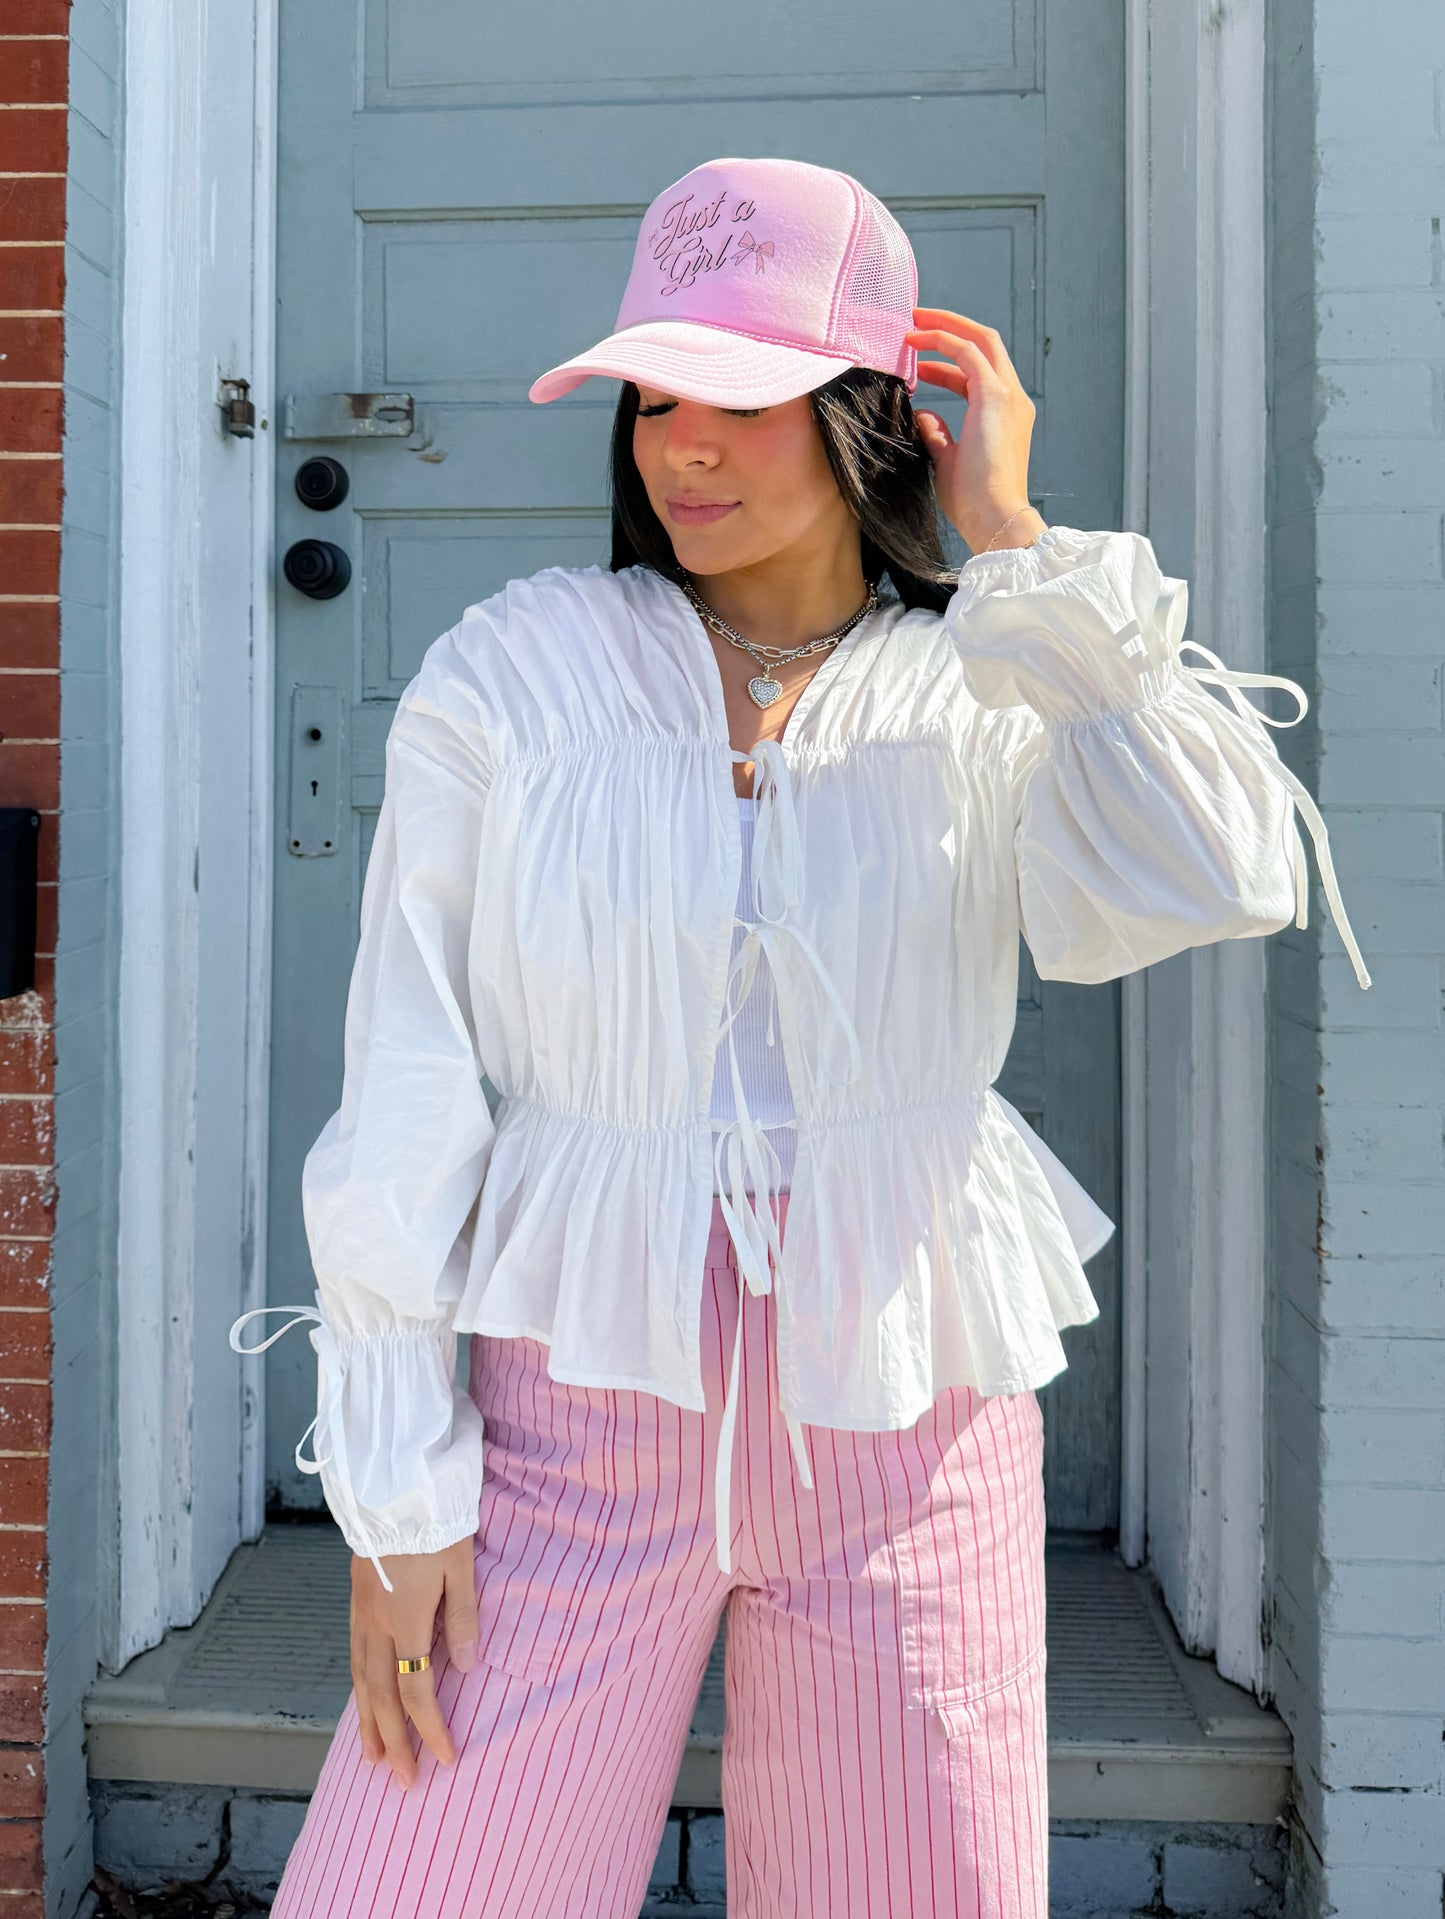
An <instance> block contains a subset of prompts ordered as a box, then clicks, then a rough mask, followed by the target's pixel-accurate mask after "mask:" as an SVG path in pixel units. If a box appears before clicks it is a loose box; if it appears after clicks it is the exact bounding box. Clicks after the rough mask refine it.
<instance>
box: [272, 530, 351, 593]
mask: <svg viewBox="0 0 1445 1919" xmlns="http://www.w3.org/2000/svg"><path fill="white" fill-rule="evenodd" d="M281 570H282V572H283V573H284V574H285V575H286V578H287V579H288V580H289V581H290V582H291V584H292V586H294V587H295V588H296V591H297V592H298V593H304V594H305V595H306V597H307V598H308V599H311V600H334V599H335V598H336V596H337V594H338V593H344V592H345V591H346V589H347V587H348V586H349V585H350V584H351V561H350V560H349V559H348V558H347V557H346V555H345V554H344V553H343V552H342V550H341V548H340V547H339V546H333V544H332V543H331V541H330V540H298V541H297V542H296V544H295V545H294V546H293V547H289V548H288V549H287V553H286V558H285V559H284V560H283V561H282V562H281Z"/></svg>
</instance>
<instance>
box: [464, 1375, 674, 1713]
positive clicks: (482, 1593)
mask: <svg viewBox="0 0 1445 1919" xmlns="http://www.w3.org/2000/svg"><path fill="white" fill-rule="evenodd" d="M473 1345H474V1348H475V1345H476V1341H475V1340H474V1342H473ZM472 1396H473V1398H474V1399H476V1401H477V1403H478V1405H479V1406H480V1407H481V1409H482V1417H483V1421H484V1424H485V1426H486V1430H487V1448H486V1464H485V1470H484V1473H483V1479H482V1499H481V1510H480V1524H479V1526H478V1529H477V1543H476V1571H477V1589H478V1606H479V1618H478V1629H479V1630H478V1640H479V1643H478V1654H479V1656H480V1657H481V1658H482V1659H484V1660H485V1661H486V1662H487V1664H488V1665H491V1666H497V1667H500V1669H501V1670H502V1671H503V1672H507V1673H511V1674H512V1675H513V1676H514V1677H515V1678H519V1679H525V1680H528V1681H530V1682H531V1683H532V1684H535V1685H556V1684H558V1683H561V1682H563V1681H568V1682H570V1683H572V1684H574V1685H576V1686H578V1687H585V1686H588V1685H590V1684H592V1683H594V1682H595V1681H597V1680H600V1679H601V1678H602V1677H603V1675H604V1673H606V1672H615V1671H618V1670H620V1669H622V1668H624V1667H625V1666H626V1665H627V1664H628V1663H629V1661H630V1659H631V1657H632V1650H631V1642H632V1640H633V1639H635V1638H638V1637H639V1636H640V1635H642V1634H643V1633H644V1632H645V1631H648V1630H655V1621H653V1622H652V1624H651V1625H650V1626H649V1583H650V1580H651V1579H652V1578H653V1577H655V1575H656V1572H657V1570H658V1564H659V1558H660V1557H662V1558H666V1557H667V1555H668V1552H669V1539H670V1537H671V1531H672V1527H673V1522H674V1519H675V1517H676V1516H677V1512H678V1507H679V1500H678V1488H679V1484H680V1480H679V1466H680V1462H679V1458H678V1454H679V1449H680V1445H681V1443H682V1442H681V1426H680V1423H679V1420H678V1415H677V1409H676V1408H670V1407H663V1406H662V1405H661V1404H660V1402H658V1401H657V1400H655V1399H654V1398H653V1397H652V1396H651V1395H650V1394H646V1393H638V1392H632V1391H628V1390H623V1389H613V1388H611V1387H598V1386H577V1385H573V1384H570V1383H568V1382H566V1381H562V1380H555V1379H553V1378H552V1377H551V1376H550V1374H549V1373H548V1372H547V1348H546V1346H545V1345H544V1344H543V1343H542V1342H541V1341H538V1340H527V1339H520V1340H519V1339H508V1340H494V1341H490V1342H488V1343H487V1349H486V1350H485V1351H484V1353H483V1354H482V1356H481V1360H480V1363H479V1364H474V1368H473V1374H472ZM689 1417H692V1418H697V1417H698V1416H697V1415H689ZM684 1536H685V1535H684Z"/></svg>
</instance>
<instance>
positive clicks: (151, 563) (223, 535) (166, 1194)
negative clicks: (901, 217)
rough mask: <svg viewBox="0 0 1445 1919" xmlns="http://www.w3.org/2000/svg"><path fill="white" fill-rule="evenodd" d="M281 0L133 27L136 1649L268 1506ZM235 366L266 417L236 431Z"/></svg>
mask: <svg viewBox="0 0 1445 1919" xmlns="http://www.w3.org/2000/svg"><path fill="white" fill-rule="evenodd" d="M276 6H277V0H233V3H232V5H231V6H230V7H229V8H227V9H225V10H224V19H220V18H219V17H218V18H217V19H215V20H214V21H212V20H209V19H202V17H201V16H200V15H198V14H197V12H196V9H195V8H194V7H193V6H191V5H190V4H189V0H161V4H158V5H154V6H152V7H150V8H132V9H131V11H130V16H129V18H128V20H127V23H126V33H125V89H124V103H125V104H124V120H123V126H124V153H123V174H122V178H123V193H124V209H125V211H124V226H123V231H124V248H125V252H124V259H123V268H124V290H123V297H122V309H121V318H120V339H119V342H118V348H119V356H120V363H121V379H120V386H121V408H120V430H119V478H118V482H117V501H116V504H117V509H118V518H119V532H118V551H119V567H118V572H119V617H118V628H119V645H118V649H117V655H116V657H117V658H118V660H119V662H120V713H121V740H120V751H119V761H120V771H119V776H118V781H117V786H118V804H119V832H118V840H119V850H118V862H117V865H118V874H119V888H120V900H121V914H120V918H121V935H120V966H119V993H118V1002H117V1036H118V1055H119V1062H120V1065H119V1074H118V1079H119V1087H118V1094H117V1102H118V1127H117V1134H118V1137H117V1146H116V1175H115V1176H116V1185H117V1194H116V1198H117V1219H118V1228H117V1237H116V1246H115V1273H116V1280H115V1293H114V1296H113V1300H112V1303H111V1309H110V1310H111V1315H112V1325H113V1330H114V1336H113V1338H111V1339H110V1340H109V1341H108V1342H107V1346H108V1351H109V1354H110V1365H111V1375H110V1378H109V1380H108V1381H107V1389H108V1393H109V1404H110V1405H111V1406H112V1407H113V1408H114V1415H113V1416H114V1420H115V1443H114V1446H113V1447H108V1448H106V1449H105V1450H106V1456H105V1466H104V1468H103V1470H105V1471H106V1472H107V1473H108V1474H109V1475H110V1477H111V1480H112V1482H113V1483H112V1484H111V1485H110V1486H108V1487H107V1488H106V1489H105V1490H106V1492H107V1493H108V1494H111V1493H113V1494H114V1496H115V1500H116V1505H117V1508H118V1524H117V1526H116V1528H115V1531H114V1533H113V1534H110V1535H106V1536H105V1537H104V1538H103V1542H102V1546H101V1552H102V1558H103V1564H102V1567H101V1577H100V1587H101V1595H102V1597H101V1607H100V1612H101V1621H102V1625H101V1657H102V1660H103V1662H104V1663H105V1664H106V1665H107V1666H109V1667H111V1668H112V1669H118V1668H119V1667H120V1666H121V1665H123V1664H124V1662H125V1661H126V1660H127V1659H128V1658H130V1657H131V1655H132V1654H134V1653H136V1652H138V1651H141V1650H142V1649H144V1648H145V1647H147V1646H151V1645H154V1644H155V1643H156V1642H157V1641H158V1640H159V1639H160V1637H161V1636H162V1635H163V1634H164V1632H165V1631H166V1629H167V1628H168V1627H169V1626H171V1625H176V1624H181V1625H185V1624H189V1623H190V1622H191V1621H192V1620H193V1619H194V1618H195V1616H196V1614H197V1613H198V1612H199V1610H200V1608H201V1606H202V1605H203V1604H204V1603H205V1601H206V1599H207V1598H208V1597H209V1595H210V1592H211V1590H212V1588H213V1587H214V1585H215V1582H216V1580H217V1578H218V1577H219V1576H220V1573H221V1572H222V1570H223V1569H224V1567H225V1564H226V1560H227V1559H228V1557H229V1556H230V1553H231V1551H232V1550H233V1549H234V1547H235V1544H236V1543H237V1541H238V1539H239V1538H240V1537H241V1536H242V1535H245V1536H252V1535H254V1534H255V1532H256V1531H257V1530H259V1527H260V1523H261V1516H262V1500H263V1484H262V1455H261V1450H260V1424H259V1416H258V1415H259V1400H258V1396H257V1394H256V1391H255V1376H254V1374H253V1373H251V1372H250V1371H249V1370H248V1371H247V1373H246V1375H245V1378H244V1380H243V1381H241V1382H240V1384H239V1386H238V1393H239V1403H238V1404H237V1405H236V1407H235V1409H234V1418H233V1419H232V1420H231V1422H230V1423H229V1425H228V1423H227V1417H226V1414H227V1411H228V1409H225V1408H222V1407H218V1406H217V1405H215V1404H214V1403H211V1400H210V1397H209V1395H207V1396H205V1399H204V1403H197V1394H196V1375H197V1367H198V1364H199V1365H201V1366H203V1367H206V1368H209V1369H210V1371H211V1373H212V1375H213V1377H214V1375H215V1374H216V1373H218V1372H219V1371H220V1370H221V1368H220V1365H219V1364H218V1361H219V1360H220V1357H221V1354H220V1353H218V1352H217V1351H216V1350H215V1345H214V1343H215V1342H218V1341H224V1339H225V1333H226V1326H227V1324H228V1323H229V1319H230V1317H232V1316H233V1315H234V1313H237V1312H241V1311H243V1310H245V1309H246V1308H247V1307H249V1306H251V1305H256V1304H260V1303H261V1302H262V1301H263V1300H264V1298H265V1292H266V1278H265V1245H266V1237H265V1231H264V1222H265V1218H266V1125H267V1083H268V1077H269V1075H268V1063H267V1049H268V1032H269V1005H270V990H271V983H270V972H271V967H270V953H271V898H270V889H271V878H272V866H271V861H272V848H273V840H274V835H273V832H272V805H271V795H272V790H273V779H272V735H273V730H274V729H273V723H272V683H273V673H272V663H271V606H272V591H271V571H272V547H273V544H274V542H273V539H272V533H271V521H272V502H273V495H274V463H273V460H272V455H271V445H272V441H273V439H274V433H273V431H272V420H273V418H274V415H273V410H272V403H271V387H272V375H271V368H272V337H273V331H274V317H273V316H274V310H275V286H274V272H273V261H274V257H275V244H274V226H275V199H276V193H275V158H274V156H275V151H276ZM228 238H229V241H230V243H229V244H228ZM158 342H159V343H160V350H157V343H158ZM231 377H240V378H244V379H247V380H249V382H250V387H251V397H252V400H253V401H254V403H255V406H256V415H257V418H256V430H255V437H254V439H252V440H249V441H247V440H245V439H242V438H236V437H232V436H229V435H226V434H224V433H223V432H222V430H221V427H220V411H219V402H220V400H221V398H222V394H223V391H225V389H223V388H222V386H221V381H222V379H223V378H231ZM248 469H249V470H248ZM218 713H220V714H221V715H223V716H229V715H231V714H234V715H236V717H235V719H234V720H233V721H230V723H229V724H227V720H226V718H223V719H222V721H221V724H220V727H219V732H220V734H221V736H222V737H223V738H224V740H225V745H226V749H227V750H226V751H225V752H224V753H221V754H214V753H212V752H210V751H208V750H206V749H207V747H208V745H210V744H211V743H213V742H214V741H215V739H216V738H217V734H218V723H217V719H218ZM203 880H204V885H205V887H206V894H205V901H206V911H207V912H208V913H209V914H210V915H211V921H210V924H209V925H205V926H203V914H202V892H201V888H202V884H203ZM218 900H224V901H225V902H226V903H227V905H228V906H229V907H230V908H231V912H232V917H233V920H234V923H235V925H236V926H237V928H238V929H242V930H241V931H240V933H239V936H238V937H236V938H235V939H234V940H221V939H217V938H216V937H215V931H214V918H215V915H216V911H217V907H216V902H217V901H218ZM207 931H209V932H210V938H209V940H206V939H205V934H206V932H207ZM238 1009H239V1012H238ZM238 1092H239V1094H240V1096H241V1102H242V1108H243V1110H242V1114H241V1116H240V1119H239V1124H238V1120H237V1114H236V1101H237V1095H238ZM222 1350H224V1349H222ZM233 1445H234V1446H235V1448H236V1451H237V1457H236V1461H235V1470H234V1483H232V1479H233V1475H232V1473H231V1470H230V1463H229V1453H230V1449H231V1447H232V1446H233Z"/></svg>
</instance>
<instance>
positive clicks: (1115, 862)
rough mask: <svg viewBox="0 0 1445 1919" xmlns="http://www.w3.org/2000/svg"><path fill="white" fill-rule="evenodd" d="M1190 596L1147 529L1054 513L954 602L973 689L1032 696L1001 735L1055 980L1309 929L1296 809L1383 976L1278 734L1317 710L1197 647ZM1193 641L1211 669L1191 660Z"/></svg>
mask: <svg viewBox="0 0 1445 1919" xmlns="http://www.w3.org/2000/svg"><path fill="white" fill-rule="evenodd" d="M1187 609H1188V587H1187V584H1186V582H1185V581H1183V580H1179V579H1171V578H1169V577H1167V576H1165V575H1164V574H1163V573H1161V571H1160V568H1159V564H1158V561H1157V560H1156V558H1155V555H1154V550H1153V547H1152V545H1151V543H1150V542H1149V540H1148V539H1147V538H1145V537H1144V535H1142V534H1139V533H1133V532H1081V531H1079V530H1078V529H1076V528H1073V527H1064V526H1050V527H1048V528H1047V529H1046V530H1045V532H1044V533H1043V534H1042V535H1041V536H1040V538H1039V539H1038V540H1037V541H1036V542H1035V543H1034V545H1032V546H1028V547H1008V548H1002V549H1000V550H998V551H997V552H994V553H984V554H977V555H975V556H974V557H973V558H972V559H971V560H969V561H968V562H967V563H966V565H965V566H964V567H963V569H962V571H961V574H960V578H959V582H958V586H957V588H956V590H955V592H954V595H953V597H952V599H951V600H950V602H949V604H948V606H947V608H946V609H945V611H944V615H943V617H944V620H945V623H946V624H947V627H948V629H949V632H950V635H951V637H952V639H953V642H954V645H955V647H956V649H957V653H958V657H959V659H960V661H961V663H962V666H963V671H964V676H965V680H966V683H967V686H968V689H969V691H970V693H971V694H972V695H973V697H974V699H975V700H976V701H977V702H978V704H979V705H980V706H982V707H984V708H1015V709H1018V710H1017V712H1016V713H1014V714H1013V715H1011V716H1009V719H1008V720H1005V721H1004V723H1003V725H1002V727H1001V731H1002V733H1003V735H1004V737H1005V739H1006V741H1007V746H1006V748H1005V757H1006V760H1007V764H1008V769H1009V778H1010V783H1011V789H1012V793H1011V796H1012V801H1013V819H1014V822H1015V825H1014V850H1015V854H1016V863H1017V869H1018V897H1019V916H1020V924H1021V926H1022V929H1023V933H1024V937H1025V939H1026V940H1027V941H1028V945H1029V950H1030V952H1031V953H1032V955H1033V958H1034V962H1035V964H1036V966H1037V968H1038V972H1039V974H1040V977H1042V978H1044V979H1061V980H1073V981H1077V982H1081V983H1092V982H1097V981H1101V980H1108V979H1114V978H1116V977H1118V976H1119V975H1121V974H1124V973H1130V972H1133V971H1135V970H1136V969H1138V968H1140V967H1143V966H1148V965H1150V964H1152V963H1153V962H1154V961H1156V960H1161V959H1165V958H1167V957H1169V956H1170V955H1171V954H1174V953H1178V952H1181V951H1183V950H1184V949H1186V948H1188V947H1191V946H1202V945H1206V944H1208V943H1210V942H1212V941H1215V940H1223V939H1242V938H1248V937H1250V936H1252V935H1259V934H1265V933H1272V932H1277V931H1278V930H1279V929H1280V928H1282V927H1284V926H1286V925H1288V924H1289V922H1290V920H1291V918H1293V919H1294V922H1295V924H1296V925H1297V926H1304V925H1305V924H1306V920H1307V899H1308V893H1307V874H1306V865H1305V853H1304V842H1303V840H1302V839H1301V837H1300V833H1299V828H1298V825H1297V823H1296V820H1295V812H1296V810H1298V812H1299V813H1300V814H1301V815H1302V816H1303V817H1304V819H1305V821H1306V823H1307V825H1308V826H1309V829H1310V833H1311V836H1312V838H1313V841H1314V846H1315V852H1316V856H1317V859H1318V862H1319V866H1320V874H1321V880H1322V882H1323V885H1324V890H1325V895H1326V899H1327V901H1328V904H1329V907H1330V910H1331V913H1332V915H1333V918H1334V920H1335V923H1336V925H1337V927H1338V929H1339V932H1340V935H1341V938H1342V939H1343V940H1344V943H1345V946H1346V949H1347V950H1348V952H1349V955H1350V960H1351V963H1352V965H1353V967H1354V969H1355V976H1356V978H1357V979H1358V981H1359V983H1360V985H1361V986H1362V987H1367V986H1368V985H1369V984H1370V976H1369V973H1368V971H1367V970H1366V968H1365V963H1364V959H1363V957H1362V955H1361V953H1360V949H1359V946H1358V944H1357V942H1356V940H1355V937H1354V934H1353V932H1352V931H1351V928H1350V924H1349V921H1348V919H1347V917H1346V914H1345V909H1344V903H1343V901H1342V899H1341V897H1340V891H1339V886H1338V883H1337V881H1336V878H1335V872H1334V865H1333V862H1332V860H1331V858H1330V853H1329V841H1328V835H1327V834H1326V831H1325V825H1324V821H1323V819H1322V818H1321V816H1320V813H1319V809H1318V808H1317V807H1316V805H1315V803H1314V801H1313V799H1312V798H1311V797H1310V795H1309V793H1308V792H1307V791H1306V789H1305V787H1304V786H1303V785H1302V783H1301V782H1300V780H1299V779H1298V778H1297V777H1296V775H1295V774H1294V773H1293V772H1292V771H1291V770H1290V769H1289V768H1288V767H1286V766H1285V765H1284V764H1283V762H1282V761H1281V760H1280V758H1279V755H1278V753H1277V752H1276V750H1275V747H1274V743H1273V741H1272V740H1271V738H1270V735H1269V732H1268V728H1269V727H1271V726H1281V725H1289V726H1293V725H1295V724H1297V723H1298V721H1299V720H1301V719H1303V718H1304V715H1305V712H1306V711H1307V708H1308V700H1307V697H1306V695H1305V693H1304V691H1303V689H1302V688H1301V687H1299V686H1298V685H1296V684H1295V682H1294V681H1292V680H1287V679H1283V678H1281V677H1280V676H1278V675H1276V674H1269V673H1246V672H1235V671H1232V670H1231V669H1229V668H1227V667H1226V666H1225V665H1224V663H1223V661H1222V660H1220V659H1219V658H1218V657H1217V655H1215V654H1214V653H1211V652H1210V651H1209V649H1208V648H1207V647H1204V646H1201V645H1199V644H1198V642H1196V641H1193V640H1186V639H1185V638H1184V637H1183V634H1184V626H1185V620H1186V615H1187ZM1186 648H1187V649H1190V650H1191V651H1192V652H1194V653H1196V654H1199V655H1200V656H1202V658H1203V659H1204V660H1205V661H1207V662H1208V664H1207V665H1204V666H1198V667H1195V666H1188V665H1186V664H1184V662H1183V659H1182V654H1183V652H1184V650H1185V649H1186ZM1210 686H1217V687H1219V688H1221V689H1222V690H1223V692H1224V695H1225V697H1224V698H1222V699H1221V698H1218V697H1216V695H1215V694H1213V693H1212V692H1210V691H1208V690H1207V688H1209V687H1210ZM1245 686H1260V687H1266V686H1273V687H1280V688H1284V689H1286V690H1288V691H1289V692H1291V693H1292V694H1293V695H1294V697H1295V700H1296V703H1297V706H1298V711H1297V712H1296V713H1295V714H1294V715H1292V716H1291V717H1290V718H1289V719H1288V720H1279V719H1272V718H1270V717H1269V716H1267V715H1266V714H1264V713H1262V712H1260V711H1259V709H1258V708H1256V707H1255V706H1253V705H1252V704H1251V703H1250V702H1249V701H1247V700H1246V699H1245V698H1244V696H1243V694H1242V693H1240V692H1239V691H1238V690H1237V689H1239V688H1241V687H1245Z"/></svg>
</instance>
